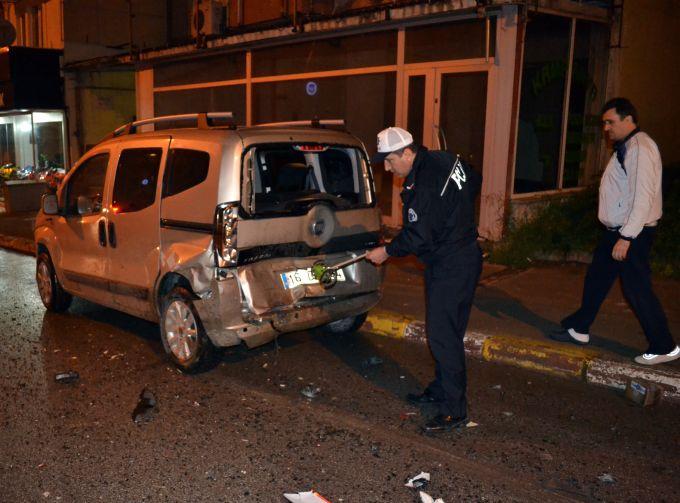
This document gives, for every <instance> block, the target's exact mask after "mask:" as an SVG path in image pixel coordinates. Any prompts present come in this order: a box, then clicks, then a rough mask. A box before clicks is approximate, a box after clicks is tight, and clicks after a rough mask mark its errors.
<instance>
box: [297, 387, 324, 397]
mask: <svg viewBox="0 0 680 503" xmlns="http://www.w3.org/2000/svg"><path fill="white" fill-rule="evenodd" d="M300 393H301V394H302V395H303V396H305V397H307V398H308V399H309V400H313V399H315V398H316V396H317V395H318V394H319V393H321V388H316V387H314V386H312V385H311V384H310V385H309V386H305V387H304V388H302V391H300Z"/></svg>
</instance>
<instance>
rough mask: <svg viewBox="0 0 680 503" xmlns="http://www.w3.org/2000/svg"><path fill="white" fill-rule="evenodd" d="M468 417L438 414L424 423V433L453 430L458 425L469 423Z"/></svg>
mask: <svg viewBox="0 0 680 503" xmlns="http://www.w3.org/2000/svg"><path fill="white" fill-rule="evenodd" d="M467 420H468V419H467V417H466V416H463V417H453V416H445V415H444V414H437V415H436V416H435V417H433V418H432V419H430V420H429V421H428V422H427V423H425V424H424V425H423V432H424V433H438V432H440V431H451V430H453V429H454V428H457V427H458V426H462V425H464V424H466V423H467Z"/></svg>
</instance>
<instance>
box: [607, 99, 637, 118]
mask: <svg viewBox="0 0 680 503" xmlns="http://www.w3.org/2000/svg"><path fill="white" fill-rule="evenodd" d="M612 108H613V109H614V111H615V112H616V114H617V115H618V116H619V118H620V119H621V120H623V119H625V118H626V117H628V116H629V115H630V116H631V118H632V119H633V122H634V123H635V124H637V122H638V115H637V110H635V107H634V106H633V104H632V103H631V102H630V100H629V99H628V98H612V99H611V100H609V101H608V102H607V103H605V104H604V106H603V107H602V113H603V114H604V113H605V112H606V111H607V110H611V109H612Z"/></svg>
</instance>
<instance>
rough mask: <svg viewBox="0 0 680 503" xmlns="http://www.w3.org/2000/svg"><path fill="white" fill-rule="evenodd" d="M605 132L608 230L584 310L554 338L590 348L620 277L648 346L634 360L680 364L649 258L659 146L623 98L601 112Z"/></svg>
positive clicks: (603, 208)
mask: <svg viewBox="0 0 680 503" xmlns="http://www.w3.org/2000/svg"><path fill="white" fill-rule="evenodd" d="M602 121H603V123H604V131H605V132H606V133H607V134H608V135H609V138H610V139H611V140H612V141H613V142H614V154H613V155H612V157H611V159H610V160H609V163H608V164H607V168H606V169H605V171H604V174H603V175H602V180H601V182H600V203H599V211H598V217H599V219H600V222H602V224H603V225H604V226H605V227H606V232H605V233H604V234H603V236H602V238H601V239H600V242H599V244H598V245H597V248H596V249H595V252H594V254H593V261H592V263H591V264H590V267H589V268H588V272H587V274H586V279H585V284H584V285H583V299H582V301H581V307H580V308H579V309H578V311H576V312H575V313H573V314H571V315H569V316H567V317H566V318H565V319H563V320H562V322H561V325H562V328H563V329H562V330H561V331H559V332H556V333H554V334H553V335H552V336H551V337H552V338H553V339H556V340H559V341H562V342H572V343H574V344H587V343H588V342H589V340H590V335H589V333H588V332H589V330H590V325H591V324H592V323H593V321H594V320H595V317H596V316H597V312H598V310H599V309H600V306H601V305H602V302H603V301H604V299H605V297H606V296H607V293H608V292H609V290H610V288H611V286H612V284H613V283H614V281H615V280H616V278H617V277H621V284H622V286H623V293H624V295H625V296H626V298H627V299H628V302H629V303H630V305H631V307H632V308H633V311H634V312H635V314H636V315H637V317H638V319H639V320H640V324H641V325H642V330H643V331H644V333H645V337H646V338H647V341H648V343H649V347H648V349H647V351H646V352H645V353H644V354H642V355H639V356H636V357H635V361H636V362H637V363H640V364H642V365H655V364H657V363H664V362H670V361H673V360H676V359H678V358H680V347H678V346H677V345H676V344H675V342H674V341H673V337H672V336H671V333H670V331H669V330H668V322H667V321H666V315H665V314H664V312H663V308H662V307H661V304H660V302H659V299H657V297H656V295H654V291H653V290H652V278H651V270H650V267H649V252H650V250H651V247H652V243H653V241H654V236H655V234H656V226H657V224H658V222H659V219H660V218H661V156H660V155H659V149H658V148H657V146H656V143H654V141H653V140H652V139H651V138H650V137H649V135H647V134H646V133H644V132H642V131H640V128H639V127H638V125H637V112H636V111H635V108H634V107H633V105H632V103H631V102H630V101H628V100H627V99H625V98H614V99H612V100H610V101H608V102H607V103H606V104H605V106H604V108H603V112H602Z"/></svg>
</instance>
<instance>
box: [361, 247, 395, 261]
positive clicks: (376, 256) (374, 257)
mask: <svg viewBox="0 0 680 503" xmlns="http://www.w3.org/2000/svg"><path fill="white" fill-rule="evenodd" d="M388 258H390V256H389V255H388V254H387V250H386V249H385V247H384V246H379V247H378V248H373V249H372V250H371V251H369V252H367V253H366V260H368V261H369V262H373V263H374V264H375V265H380V264H382V263H383V262H385V260H387V259H388Z"/></svg>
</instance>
